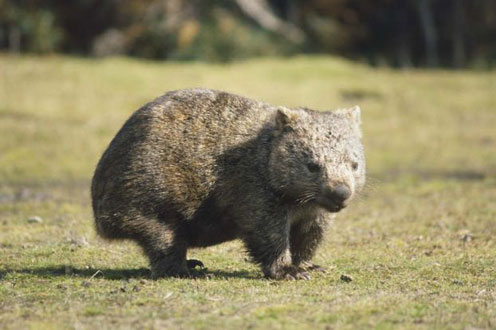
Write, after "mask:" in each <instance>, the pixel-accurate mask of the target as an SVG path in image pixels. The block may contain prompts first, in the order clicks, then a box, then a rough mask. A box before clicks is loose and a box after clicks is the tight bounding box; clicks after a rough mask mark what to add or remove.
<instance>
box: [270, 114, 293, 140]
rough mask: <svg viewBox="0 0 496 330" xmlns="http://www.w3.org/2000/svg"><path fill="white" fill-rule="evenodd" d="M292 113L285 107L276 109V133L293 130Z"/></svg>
mask: <svg viewBox="0 0 496 330" xmlns="http://www.w3.org/2000/svg"><path fill="white" fill-rule="evenodd" d="M293 123H294V115H293V114H291V113H290V111H289V110H287V109H277V113H276V130H275V131H276V135H279V134H281V133H284V132H289V131H291V130H293V127H292V126H293Z"/></svg>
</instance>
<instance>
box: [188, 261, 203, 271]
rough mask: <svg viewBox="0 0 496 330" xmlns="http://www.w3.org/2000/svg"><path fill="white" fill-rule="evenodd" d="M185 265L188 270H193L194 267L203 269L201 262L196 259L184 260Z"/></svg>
mask: <svg viewBox="0 0 496 330" xmlns="http://www.w3.org/2000/svg"><path fill="white" fill-rule="evenodd" d="M186 265H187V266H188V268H189V269H194V268H196V266H198V267H200V268H201V269H205V265H204V264H203V262H201V261H200V260H196V259H188V260H186Z"/></svg>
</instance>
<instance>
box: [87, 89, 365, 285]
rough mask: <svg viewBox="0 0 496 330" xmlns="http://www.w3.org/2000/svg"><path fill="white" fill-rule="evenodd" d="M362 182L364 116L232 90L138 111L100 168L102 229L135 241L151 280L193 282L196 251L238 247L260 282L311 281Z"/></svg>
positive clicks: (172, 97) (94, 190) (96, 189)
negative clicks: (326, 240)
mask: <svg viewBox="0 0 496 330" xmlns="http://www.w3.org/2000/svg"><path fill="white" fill-rule="evenodd" d="M364 182H365V158H364V152H363V147H362V143H361V131H360V109H359V108H358V107H354V108H351V109H344V110H337V111H331V112H318V111H313V110H309V109H306V108H286V107H282V106H273V105H270V104H267V103H263V102H258V101H255V100H251V99H248V98H244V97H241V96H237V95H233V94H229V93H226V92H221V91H215V90H209V89H189V90H179V91H172V92H169V93H167V94H165V95H163V96H161V97H159V98H157V99H155V100H154V101H152V102H150V103H148V104H146V105H145V106H143V107H142V108H140V109H139V110H137V111H136V112H135V113H134V114H133V115H132V116H131V117H130V118H129V119H128V120H127V122H126V123H125V124H124V126H123V127H122V128H121V130H120V131H119V132H118V133H117V135H116V136H115V137H114V139H113V140H112V142H111V143H110V145H109V147H108V148H107V150H106V151H105V153H104V154H103V156H102V158H101V160H100V162H99V163H98V166H97V168H96V171H95V174H94V177H93V181H92V187H91V195H92V203H93V211H94V216H95V222H96V228H97V231H98V233H99V234H100V235H101V236H102V237H105V238H109V239H131V240H134V241H136V242H137V243H138V244H139V245H140V246H141V247H142V248H143V250H144V252H145V254H146V255H147V257H148V258H149V261H150V265H151V270H152V277H154V278H158V277H163V276H179V277H183V276H189V275H190V270H191V268H192V267H195V266H197V265H200V266H203V264H202V263H201V262H200V261H198V260H187V259H186V252H187V249H188V248H190V247H206V246H211V245H215V244H219V243H222V242H226V241H230V240H234V239H241V240H242V241H243V242H244V244H245V246H246V248H247V250H248V252H249V254H250V255H251V257H252V259H253V260H254V262H256V263H257V264H259V265H260V266H261V269H262V271H263V273H264V275H265V276H266V277H268V278H272V279H308V278H309V275H308V272H307V271H308V270H309V269H311V268H312V266H313V265H312V264H310V263H309V261H310V259H311V258H312V257H313V255H314V253H315V250H316V248H317V246H318V245H319V243H320V242H321V240H322V238H323V235H324V231H325V229H326V227H327V225H328V224H329V222H330V220H331V219H332V218H333V213H336V212H338V211H340V210H341V209H342V208H344V207H345V206H346V205H347V204H348V203H349V201H350V200H351V199H352V198H353V197H354V195H356V194H357V192H358V191H360V190H361V188H362V187H363V185H364Z"/></svg>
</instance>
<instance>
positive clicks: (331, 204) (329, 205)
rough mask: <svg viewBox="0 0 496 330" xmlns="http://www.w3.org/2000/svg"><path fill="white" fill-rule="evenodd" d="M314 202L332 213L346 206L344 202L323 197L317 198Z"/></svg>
mask: <svg viewBox="0 0 496 330" xmlns="http://www.w3.org/2000/svg"><path fill="white" fill-rule="evenodd" d="M316 202H317V204H318V205H319V206H320V207H322V208H324V209H326V210H327V211H329V212H332V213H336V212H339V211H341V210H342V209H344V208H345V207H346V203H342V202H337V201H334V200H332V199H329V198H325V197H320V198H317V199H316Z"/></svg>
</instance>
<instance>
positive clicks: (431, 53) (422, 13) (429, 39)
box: [414, 0, 439, 67]
mask: <svg viewBox="0 0 496 330" xmlns="http://www.w3.org/2000/svg"><path fill="white" fill-rule="evenodd" d="M414 2H415V3H416V4H417V10H418V13H419V18H420V27H421V29H422V33H423V35H424V40H425V54H426V63H427V65H428V66H431V67H436V66H438V64H439V60H438V52H437V32H436V26H435V24H434V17H433V15H432V3H431V0H417V1H415V0H414Z"/></svg>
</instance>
